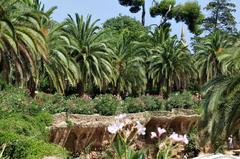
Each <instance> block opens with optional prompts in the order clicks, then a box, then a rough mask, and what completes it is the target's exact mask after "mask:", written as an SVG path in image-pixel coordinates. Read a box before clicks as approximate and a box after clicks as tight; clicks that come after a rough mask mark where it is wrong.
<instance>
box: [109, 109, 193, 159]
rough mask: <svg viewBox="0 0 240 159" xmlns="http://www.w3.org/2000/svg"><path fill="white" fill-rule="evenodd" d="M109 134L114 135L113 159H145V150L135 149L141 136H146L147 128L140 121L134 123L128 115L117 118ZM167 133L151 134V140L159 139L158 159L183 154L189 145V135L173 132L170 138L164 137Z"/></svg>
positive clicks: (164, 131)
mask: <svg viewBox="0 0 240 159" xmlns="http://www.w3.org/2000/svg"><path fill="white" fill-rule="evenodd" d="M107 130H108V132H109V133H111V134H113V138H112V143H113V151H112V154H111V156H110V157H111V158H114V159H115V158H120V159H135V158H136V159H143V158H145V154H144V151H143V148H142V147H140V148H139V146H138V149H139V150H138V151H137V150H136V147H135V149H134V148H133V147H134V146H133V145H134V144H136V143H135V142H136V139H137V137H138V136H139V135H146V128H145V127H144V126H143V125H142V124H141V123H140V122H139V121H136V122H134V121H132V120H130V119H129V118H127V116H126V114H120V115H119V116H117V117H115V121H114V122H113V123H112V124H111V125H109V126H108V128H107ZM166 132H167V131H166V130H165V129H164V128H157V132H151V136H150V137H151V139H157V141H158V142H157V150H158V152H157V155H155V156H156V159H171V158H174V156H176V155H177V154H178V153H179V152H182V151H183V149H184V145H186V144H188V142H189V141H188V138H187V135H179V134H177V133H175V132H173V133H172V134H171V135H170V136H167V137H164V136H163V134H165V133H166Z"/></svg>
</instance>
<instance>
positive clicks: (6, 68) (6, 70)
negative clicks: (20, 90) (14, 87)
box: [2, 53, 10, 84]
mask: <svg viewBox="0 0 240 159" xmlns="http://www.w3.org/2000/svg"><path fill="white" fill-rule="evenodd" d="M2 56H3V57H2V69H3V71H2V78H3V80H4V81H5V82H6V83H7V84H9V72H10V66H9V60H8V57H7V53H3V54H2Z"/></svg>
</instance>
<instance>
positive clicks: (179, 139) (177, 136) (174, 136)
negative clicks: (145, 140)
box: [169, 132, 182, 142]
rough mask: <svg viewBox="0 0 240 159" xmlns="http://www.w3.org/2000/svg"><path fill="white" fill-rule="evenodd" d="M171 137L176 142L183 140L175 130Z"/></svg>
mask: <svg viewBox="0 0 240 159" xmlns="http://www.w3.org/2000/svg"><path fill="white" fill-rule="evenodd" d="M169 138H170V139H172V140H173V141H175V142H180V141H182V137H180V136H179V135H178V134H177V133H175V132H173V133H172V135H170V136H169Z"/></svg>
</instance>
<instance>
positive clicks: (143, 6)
mask: <svg viewBox="0 0 240 159" xmlns="http://www.w3.org/2000/svg"><path fill="white" fill-rule="evenodd" d="M145 15H146V10H145V2H144V3H143V5H142V25H143V26H144V25H145Z"/></svg>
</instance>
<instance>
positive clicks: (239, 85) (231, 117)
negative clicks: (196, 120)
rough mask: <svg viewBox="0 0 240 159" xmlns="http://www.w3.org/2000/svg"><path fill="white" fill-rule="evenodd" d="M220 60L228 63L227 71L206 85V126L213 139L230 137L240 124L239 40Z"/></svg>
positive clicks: (225, 63) (214, 141)
mask: <svg viewBox="0 0 240 159" xmlns="http://www.w3.org/2000/svg"><path fill="white" fill-rule="evenodd" d="M219 60H220V62H221V63H222V65H223V67H224V69H223V70H224V71H223V75H221V76H218V77H216V78H214V79H212V80H211V81H209V82H208V83H207V84H206V86H205V89H204V95H205V97H204V114H203V123H202V124H203V125H202V126H203V128H204V130H205V132H206V133H207V135H208V136H207V137H208V138H207V139H209V140H210V141H211V142H212V143H216V141H220V140H225V139H227V137H228V136H229V135H230V134H232V133H234V132H235V131H236V128H239V127H240V109H239V104H240V101H239V98H240V45H239V43H237V44H236V45H235V46H234V47H232V48H230V49H227V50H225V52H224V53H223V54H222V55H220V56H219ZM218 146H220V145H218ZM215 148H216V149H217V148H218V147H215Z"/></svg>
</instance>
